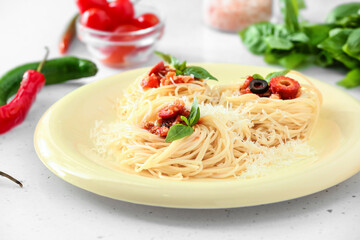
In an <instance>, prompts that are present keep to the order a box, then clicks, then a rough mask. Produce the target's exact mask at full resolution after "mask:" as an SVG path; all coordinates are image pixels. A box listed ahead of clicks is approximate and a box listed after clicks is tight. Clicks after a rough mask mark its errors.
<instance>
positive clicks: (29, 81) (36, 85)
mask: <svg viewBox="0 0 360 240" xmlns="http://www.w3.org/2000/svg"><path fill="white" fill-rule="evenodd" d="M47 55H48V51H47V53H46V56H45V58H44V60H43V61H42V62H41V63H40V65H39V67H38V69H37V71H35V70H28V71H26V72H25V73H24V75H23V79H22V81H21V84H20V88H19V90H18V92H17V93H16V96H15V98H14V99H13V100H12V101H11V102H9V103H8V104H6V105H3V106H1V107H0V134H2V133H5V132H7V131H9V130H11V129H12V128H13V127H15V126H17V125H19V124H20V123H22V122H23V121H24V119H25V117H26V115H27V113H28V111H29V109H30V107H31V105H32V103H33V102H34V101H35V98H36V94H37V93H38V92H39V91H40V90H41V88H42V87H43V86H44V84H45V77H44V75H43V74H42V73H40V70H41V68H42V66H43V64H44V62H45V60H46V58H47Z"/></svg>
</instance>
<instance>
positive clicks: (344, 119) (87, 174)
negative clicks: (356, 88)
mask: <svg viewBox="0 0 360 240" xmlns="http://www.w3.org/2000/svg"><path fill="white" fill-rule="evenodd" d="M201 65H202V66H203V67H204V68H206V69H207V70H209V72H211V73H212V74H213V75H214V76H216V77H217V78H218V79H220V80H221V83H222V84H224V83H230V82H232V81H236V80H237V79H239V77H243V76H246V75H248V74H252V73H260V74H263V75H265V74H267V73H269V72H272V71H276V70H278V69H274V68H264V67H254V66H243V65H230V64H201ZM146 70H147V69H137V70H133V71H128V72H124V73H121V74H118V75H115V76H112V77H109V78H106V79H104V80H101V81H97V82H94V83H92V84H88V85H86V86H83V87H81V88H79V89H77V90H75V91H73V92H72V93H70V94H68V95H67V96H65V97H64V98H63V99H61V100H59V101H58V102H57V103H55V104H54V105H53V106H52V107H51V108H50V109H49V110H48V111H47V112H46V113H45V114H44V116H43V117H42V118H41V120H40V121H39V123H38V126H37V128H36V131H35V136H34V144H35V149H36V152H37V154H38V156H39V157H40V159H41V160H42V162H43V163H44V164H45V165H46V166H47V167H48V168H49V169H50V170H51V171H52V172H54V173H55V174H56V175H57V176H59V177H60V178H62V179H64V180H65V181H67V182H69V183H71V184H73V185H75V186H78V187H80V188H83V189H86V190H88V191H90V192H93V193H96V194H99V195H103V196H107V197H110V198H114V199H119V200H123V201H129V202H133V203H140V204H147V205H156V206H164V207H180V208H228V207H241V206H251V205H258V204H266V203H272V202H278V201H284V200H288V199H292V198H297V197H301V196H305V195H308V194H311V193H315V192H317V191H320V190H323V189H326V188H328V187H331V186H333V185H336V184H338V183H340V182H341V181H344V180H345V179H347V178H349V177H351V176H352V175H354V174H356V173H357V172H358V171H359V170H360V158H359V156H360V124H359V123H360V104H359V102H358V101H357V100H355V99H354V98H352V97H350V96H349V95H348V94H346V93H344V92H343V91H341V90H339V89H337V88H335V87H333V86H330V85H328V84H325V83H323V82H320V81H318V80H315V79H311V80H312V81H313V83H314V84H315V85H316V86H317V87H318V88H319V89H320V90H321V92H322V94H323V106H322V108H321V117H320V121H319V124H318V125H317V128H316V130H315V134H314V136H313V137H312V139H311V141H310V143H311V145H312V146H314V147H315V148H316V149H317V151H318V152H319V155H320V158H319V160H318V161H316V162H313V163H311V164H304V165H296V167H289V168H288V169H286V171H278V172H275V173H276V174H275V173H274V174H269V175H267V176H265V177H261V178H257V179H251V180H227V181H211V182H204V181H202V182H201V181H197V182H186V181H184V182H178V181H170V180H159V179H152V178H146V177H141V176H137V175H133V174H128V173H124V172H120V171H118V170H114V169H111V168H107V167H105V166H102V165H99V164H97V163H96V158H97V156H96V155H94V154H92V152H91V149H92V147H93V144H92V142H91V140H90V138H89V133H90V129H91V128H92V127H93V126H94V122H95V120H99V119H103V120H104V121H105V122H108V121H111V120H114V119H115V111H114V109H113V103H114V100H115V99H116V98H117V97H119V96H120V95H121V94H122V91H123V90H124V89H125V88H126V87H127V86H128V85H129V84H130V83H131V82H132V81H133V80H134V79H135V78H136V77H138V76H139V75H140V74H142V73H143V72H144V71H146Z"/></svg>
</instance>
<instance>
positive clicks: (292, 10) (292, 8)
mask: <svg viewBox="0 0 360 240" xmlns="http://www.w3.org/2000/svg"><path fill="white" fill-rule="evenodd" d="M282 2H283V4H284V8H283V10H282V12H283V14H284V22H285V26H286V28H287V29H288V30H289V31H290V32H291V33H294V32H298V31H299V29H300V26H299V21H298V13H299V5H298V4H299V2H298V0H282Z"/></svg>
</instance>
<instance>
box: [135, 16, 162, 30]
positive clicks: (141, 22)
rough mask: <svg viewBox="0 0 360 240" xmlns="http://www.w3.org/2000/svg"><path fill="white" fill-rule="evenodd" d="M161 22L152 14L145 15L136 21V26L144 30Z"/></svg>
mask: <svg viewBox="0 0 360 240" xmlns="http://www.w3.org/2000/svg"><path fill="white" fill-rule="evenodd" d="M159 22H160V20H159V18H158V17H157V16H156V15H155V14H152V13H144V14H142V15H141V16H140V17H138V18H137V19H136V25H138V26H139V27H140V28H143V29H144V28H149V27H152V26H155V25H156V24H158V23H159Z"/></svg>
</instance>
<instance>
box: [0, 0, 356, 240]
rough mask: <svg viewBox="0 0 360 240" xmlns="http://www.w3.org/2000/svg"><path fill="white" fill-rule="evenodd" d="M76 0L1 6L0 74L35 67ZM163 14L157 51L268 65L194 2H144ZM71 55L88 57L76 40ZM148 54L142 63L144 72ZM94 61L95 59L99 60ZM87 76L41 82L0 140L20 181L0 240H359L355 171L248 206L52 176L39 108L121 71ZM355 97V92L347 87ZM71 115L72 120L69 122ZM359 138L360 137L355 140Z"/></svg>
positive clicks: (10, 195)
mask: <svg viewBox="0 0 360 240" xmlns="http://www.w3.org/2000/svg"><path fill="white" fill-rule="evenodd" d="M74 2H75V1H73V0H63V1H59V0H58V1H48V0H31V1H30V0H17V1H5V0H1V1H0V34H1V35H0V36H1V38H0V43H1V44H0V75H2V74H3V73H5V72H6V71H7V70H9V69H11V68H13V67H15V66H17V65H20V64H23V63H26V62H30V61H38V60H39V59H41V57H42V56H43V54H44V46H49V48H50V50H51V55H50V56H51V57H57V56H58V52H57V43H58V39H59V37H60V34H61V32H62V31H63V29H64V26H65V24H66V23H67V22H68V20H69V19H70V18H71V17H72V16H73V15H74V13H75V12H76V11H77V10H76V6H75V3H74ZM306 2H307V5H308V8H307V10H305V11H304V12H303V16H304V18H305V19H308V20H310V21H312V22H321V21H323V19H324V18H325V15H326V13H327V12H328V11H329V10H330V9H331V8H332V7H334V6H335V5H337V4H339V3H342V2H346V1H341V0H337V1H335V0H331V1H320V0H311V1H310V0H308V1H306ZM145 3H146V4H150V5H154V6H157V7H159V8H161V9H162V10H163V11H164V13H165V14H166V16H167V20H166V31H165V35H164V37H163V39H162V40H161V42H160V43H159V45H158V47H157V49H158V50H161V51H163V52H168V53H171V54H172V55H174V56H177V57H178V58H180V59H186V60H188V61H189V62H218V63H237V64H249V65H260V66H266V63H265V62H264V61H263V59H262V57H259V56H254V55H252V54H250V53H249V52H248V51H247V50H246V49H245V47H244V46H243V45H242V43H241V41H240V39H239V37H238V36H237V35H236V34H227V33H222V32H218V31H214V30H212V29H209V28H208V27H206V26H205V25H204V24H203V23H202V20H201V6H202V5H201V1H199V0H197V1H195V0H193V1H191V0H186V1H185V0H171V1H169V0H168V1H165V0H142V1H141V4H145ZM69 54H72V55H75V56H78V57H84V58H91V57H90V56H89V55H88V53H87V52H86V49H85V48H84V46H83V45H82V44H81V43H79V42H76V43H75V44H74V45H73V46H72V48H71V49H70V52H69ZM157 61H158V59H157V58H156V57H153V58H152V59H151V60H150V61H149V62H147V63H146V64H144V65H142V66H151V65H152V64H154V63H156V62H157ZM97 63H98V62H97ZM98 66H99V68H100V70H99V73H98V74H97V75H96V76H95V77H92V78H88V79H83V80H78V81H73V82H68V83H65V84H61V85H54V86H46V87H44V88H43V90H42V91H41V92H40V94H39V95H38V98H37V100H36V102H35V104H34V105H33V106H32V108H31V110H30V112H29V114H28V117H27V119H26V121H25V122H24V123H23V124H21V125H20V126H18V127H17V128H15V129H13V130H12V131H11V132H9V133H6V134H4V135H0V171H4V172H7V173H9V174H11V175H13V176H15V177H17V178H19V179H20V180H21V181H22V182H23V184H24V188H19V187H18V186H17V185H15V184H13V183H11V182H10V181H8V180H7V179H5V178H0V239H4V240H12V239H184V238H192V239H209V240H210V239H216V240H218V239H277V240H281V239H328V240H329V239H360V227H359V223H360V216H359V214H360V175H359V174H357V175H355V176H353V177H352V178H350V179H348V180H347V181H345V182H343V183H341V184H339V185H337V186H334V187H332V188H330V189H327V190H324V191H322V192H319V193H316V194H312V195H310V196H306V197H302V198H299V199H295V200H290V201H285V202H280V203H275V204H270V205H264V206H255V207H246V208H237V209H222V210H184V209H167V208H160V207H149V206H142V205H135V204H132V203H126V202H121V201H117V200H112V199H108V198H105V197H101V196H98V195H95V194H93V193H90V192H87V191H85V190H82V189H79V188H77V187H75V186H72V185H70V184H68V183H67V182H65V181H63V180H61V179H60V178H58V177H57V176H55V175H54V174H52V173H51V172H50V171H49V170H48V169H47V168H46V167H45V166H44V165H43V164H42V163H41V161H40V160H39V158H38V157H37V155H36V153H35V150H34V147H33V133H34V129H35V126H36V124H37V122H38V120H39V119H40V117H41V116H42V114H44V112H45V111H46V110H47V109H48V108H49V107H50V106H51V105H52V104H54V103H55V102H56V101H57V100H59V99H60V98H62V97H63V96H65V95H66V94H67V93H69V92H71V91H73V90H75V89H76V88H78V87H81V86H82V85H84V84H86V83H90V82H93V81H97V80H100V79H102V78H104V77H106V76H110V75H113V74H116V73H119V72H121V71H122V70H119V69H110V68H106V67H103V66H101V64H100V63H98ZM301 72H303V73H305V74H307V75H309V76H312V77H315V78H318V79H320V80H322V81H325V82H328V83H330V84H333V85H334V84H335V82H336V81H338V80H339V79H341V78H343V77H344V76H345V74H344V73H342V72H338V71H335V70H331V69H323V68H317V67H309V68H307V69H303V70H301ZM347 92H348V93H349V94H351V95H353V96H354V97H356V98H357V99H360V89H359V88H356V89H352V90H347ZM69 117H71V116H69ZM359 137H360V136H359Z"/></svg>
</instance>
